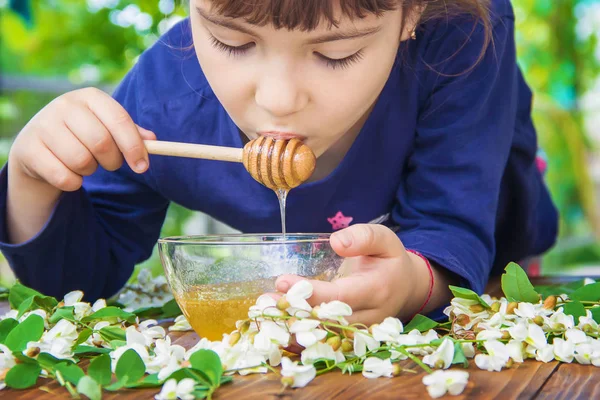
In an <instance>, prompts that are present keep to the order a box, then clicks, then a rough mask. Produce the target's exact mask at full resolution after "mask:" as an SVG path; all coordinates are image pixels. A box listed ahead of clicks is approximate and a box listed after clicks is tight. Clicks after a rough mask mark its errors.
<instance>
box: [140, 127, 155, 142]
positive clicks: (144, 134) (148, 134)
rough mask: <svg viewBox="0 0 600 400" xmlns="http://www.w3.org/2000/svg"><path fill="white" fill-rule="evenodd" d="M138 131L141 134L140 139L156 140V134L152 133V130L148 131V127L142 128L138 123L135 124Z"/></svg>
mask: <svg viewBox="0 0 600 400" xmlns="http://www.w3.org/2000/svg"><path fill="white" fill-rule="evenodd" d="M136 127H137V129H138V131H139V132H140V135H141V136H142V139H144V140H156V135H155V134H154V132H152V131H149V130H148V129H145V128H142V127H141V126H139V125H136Z"/></svg>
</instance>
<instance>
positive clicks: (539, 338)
mask: <svg viewBox="0 0 600 400" xmlns="http://www.w3.org/2000/svg"><path fill="white" fill-rule="evenodd" d="M508 333H510V336H511V337H512V338H513V339H515V340H518V341H521V342H526V343H528V344H530V345H531V346H533V347H535V348H536V349H540V348H542V347H544V346H545V345H546V344H547V342H546V335H545V334H544V330H543V329H542V328H541V327H540V326H538V325H536V324H533V323H529V324H528V323H526V322H525V321H520V322H519V323H518V324H517V325H515V326H513V327H511V328H508Z"/></svg>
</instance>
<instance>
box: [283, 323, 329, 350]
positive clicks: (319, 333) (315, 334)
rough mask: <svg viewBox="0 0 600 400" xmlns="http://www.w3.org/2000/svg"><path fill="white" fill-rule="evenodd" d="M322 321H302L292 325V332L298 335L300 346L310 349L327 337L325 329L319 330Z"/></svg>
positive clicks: (297, 339)
mask: <svg viewBox="0 0 600 400" xmlns="http://www.w3.org/2000/svg"><path fill="white" fill-rule="evenodd" d="M320 324H321V321H319V320H316V319H300V320H298V321H296V322H294V323H293V324H292V326H291V327H290V332H291V333H294V334H295V335H296V341H297V342H298V344H299V345H301V346H304V347H310V346H312V345H313V344H315V343H317V342H318V341H320V340H322V339H324V338H325V337H326V336H327V332H326V331H325V330H323V329H317V326H319V325H320Z"/></svg>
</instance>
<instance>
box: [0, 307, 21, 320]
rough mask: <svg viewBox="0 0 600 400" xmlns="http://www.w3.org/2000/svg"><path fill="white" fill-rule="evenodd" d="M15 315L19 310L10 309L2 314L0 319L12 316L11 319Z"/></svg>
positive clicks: (15, 317)
mask: <svg viewBox="0 0 600 400" xmlns="http://www.w3.org/2000/svg"><path fill="white" fill-rule="evenodd" d="M17 315H19V311H18V310H10V311H8V312H6V313H5V314H4V315H2V316H1V317H0V321H1V320H3V319H7V318H12V319H15V320H16V319H17Z"/></svg>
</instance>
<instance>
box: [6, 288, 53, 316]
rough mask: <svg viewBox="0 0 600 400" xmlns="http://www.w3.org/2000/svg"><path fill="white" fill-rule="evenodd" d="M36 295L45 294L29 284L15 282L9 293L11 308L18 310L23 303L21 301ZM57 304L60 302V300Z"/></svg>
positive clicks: (41, 295)
mask: <svg viewBox="0 0 600 400" xmlns="http://www.w3.org/2000/svg"><path fill="white" fill-rule="evenodd" d="M36 295H37V296H40V297H43V296H44V295H43V294H41V293H40V292H38V291H37V290H33V289H31V288H28V287H27V286H24V285H22V284H20V283H15V284H14V285H13V286H12V287H11V288H10V293H9V294H8V301H9V303H10V308H12V309H13V310H18V309H19V306H20V305H21V303H23V301H25V300H26V299H28V298H30V297H32V296H36ZM56 304H58V302H57V303H56Z"/></svg>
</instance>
